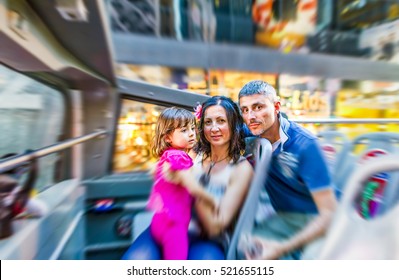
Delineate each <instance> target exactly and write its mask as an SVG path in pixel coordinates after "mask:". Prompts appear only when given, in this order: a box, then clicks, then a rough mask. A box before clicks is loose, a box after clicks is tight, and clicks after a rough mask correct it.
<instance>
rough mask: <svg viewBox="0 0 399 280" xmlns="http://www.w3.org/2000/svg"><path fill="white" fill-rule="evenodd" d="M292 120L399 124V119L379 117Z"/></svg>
mask: <svg viewBox="0 0 399 280" xmlns="http://www.w3.org/2000/svg"><path fill="white" fill-rule="evenodd" d="M290 120H292V121H294V122H296V123H319V124H348V123H349V124H364V123H376V124H387V123H394V124H399V119H378V118H374V119H373V118H368V119H366V118H365V119H359V118H357V119H342V118H341V119H333V118H331V119H329V118H320V119H295V118H291V119H290Z"/></svg>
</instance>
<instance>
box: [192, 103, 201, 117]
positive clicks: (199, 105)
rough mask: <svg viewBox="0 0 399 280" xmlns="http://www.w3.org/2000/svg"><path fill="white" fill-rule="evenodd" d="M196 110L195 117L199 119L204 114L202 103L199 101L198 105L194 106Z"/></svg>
mask: <svg viewBox="0 0 399 280" xmlns="http://www.w3.org/2000/svg"><path fill="white" fill-rule="evenodd" d="M194 111H195V117H196V118H197V120H200V119H201V116H202V105H201V104H200V103H199V102H197V107H195V108H194Z"/></svg>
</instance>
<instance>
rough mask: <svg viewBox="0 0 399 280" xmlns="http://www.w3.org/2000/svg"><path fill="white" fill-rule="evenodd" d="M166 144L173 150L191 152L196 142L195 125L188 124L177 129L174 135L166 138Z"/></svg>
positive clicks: (171, 134)
mask: <svg viewBox="0 0 399 280" xmlns="http://www.w3.org/2000/svg"><path fill="white" fill-rule="evenodd" d="M166 142H168V143H169V144H170V145H171V146H172V147H173V148H175V149H179V150H189V149H191V148H193V147H194V145H195V142H196V137H195V125H194V124H188V125H186V126H182V127H179V128H176V129H175V130H174V131H173V132H172V133H170V134H169V135H167V136H166Z"/></svg>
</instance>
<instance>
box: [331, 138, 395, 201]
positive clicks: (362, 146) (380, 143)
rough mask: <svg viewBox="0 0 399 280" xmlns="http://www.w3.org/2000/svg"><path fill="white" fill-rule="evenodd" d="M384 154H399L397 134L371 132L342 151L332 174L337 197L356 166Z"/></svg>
mask: <svg viewBox="0 0 399 280" xmlns="http://www.w3.org/2000/svg"><path fill="white" fill-rule="evenodd" d="M385 154H399V133H393V132H372V133H366V134H362V135H359V136H358V137H356V138H355V139H353V140H352V141H351V143H350V144H349V145H348V146H347V147H346V148H345V150H344V151H343V156H342V158H341V159H340V163H339V164H338V165H337V166H336V171H335V173H334V178H333V179H334V183H335V185H336V190H337V196H338V197H341V195H342V192H343V191H344V186H345V185H346V182H347V179H348V178H349V176H350V175H351V173H352V172H353V170H355V169H356V167H357V166H359V165H363V164H364V163H365V162H366V161H368V160H370V159H371V158H375V157H378V156H381V155H385Z"/></svg>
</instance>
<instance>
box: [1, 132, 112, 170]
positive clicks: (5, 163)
mask: <svg viewBox="0 0 399 280" xmlns="http://www.w3.org/2000/svg"><path fill="white" fill-rule="evenodd" d="M106 134H107V131H106V130H99V131H96V132H93V133H90V134H86V135H84V136H80V137H76V138H72V139H68V140H65V141H63V142H61V143H57V144H54V145H51V146H48V147H44V148H41V149H38V150H33V151H31V152H28V153H25V154H21V155H16V156H14V157H10V158H6V159H3V160H0V173H2V172H4V171H7V170H10V169H13V168H14V167H16V166H18V165H20V164H21V163H23V162H26V161H29V160H31V159H32V158H38V157H43V156H47V155H49V154H52V153H56V152H59V151H61V150H64V149H67V148H70V147H72V146H74V145H77V144H80V143H82V142H86V141H88V140H91V139H94V138H96V137H99V136H103V135H106Z"/></svg>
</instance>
